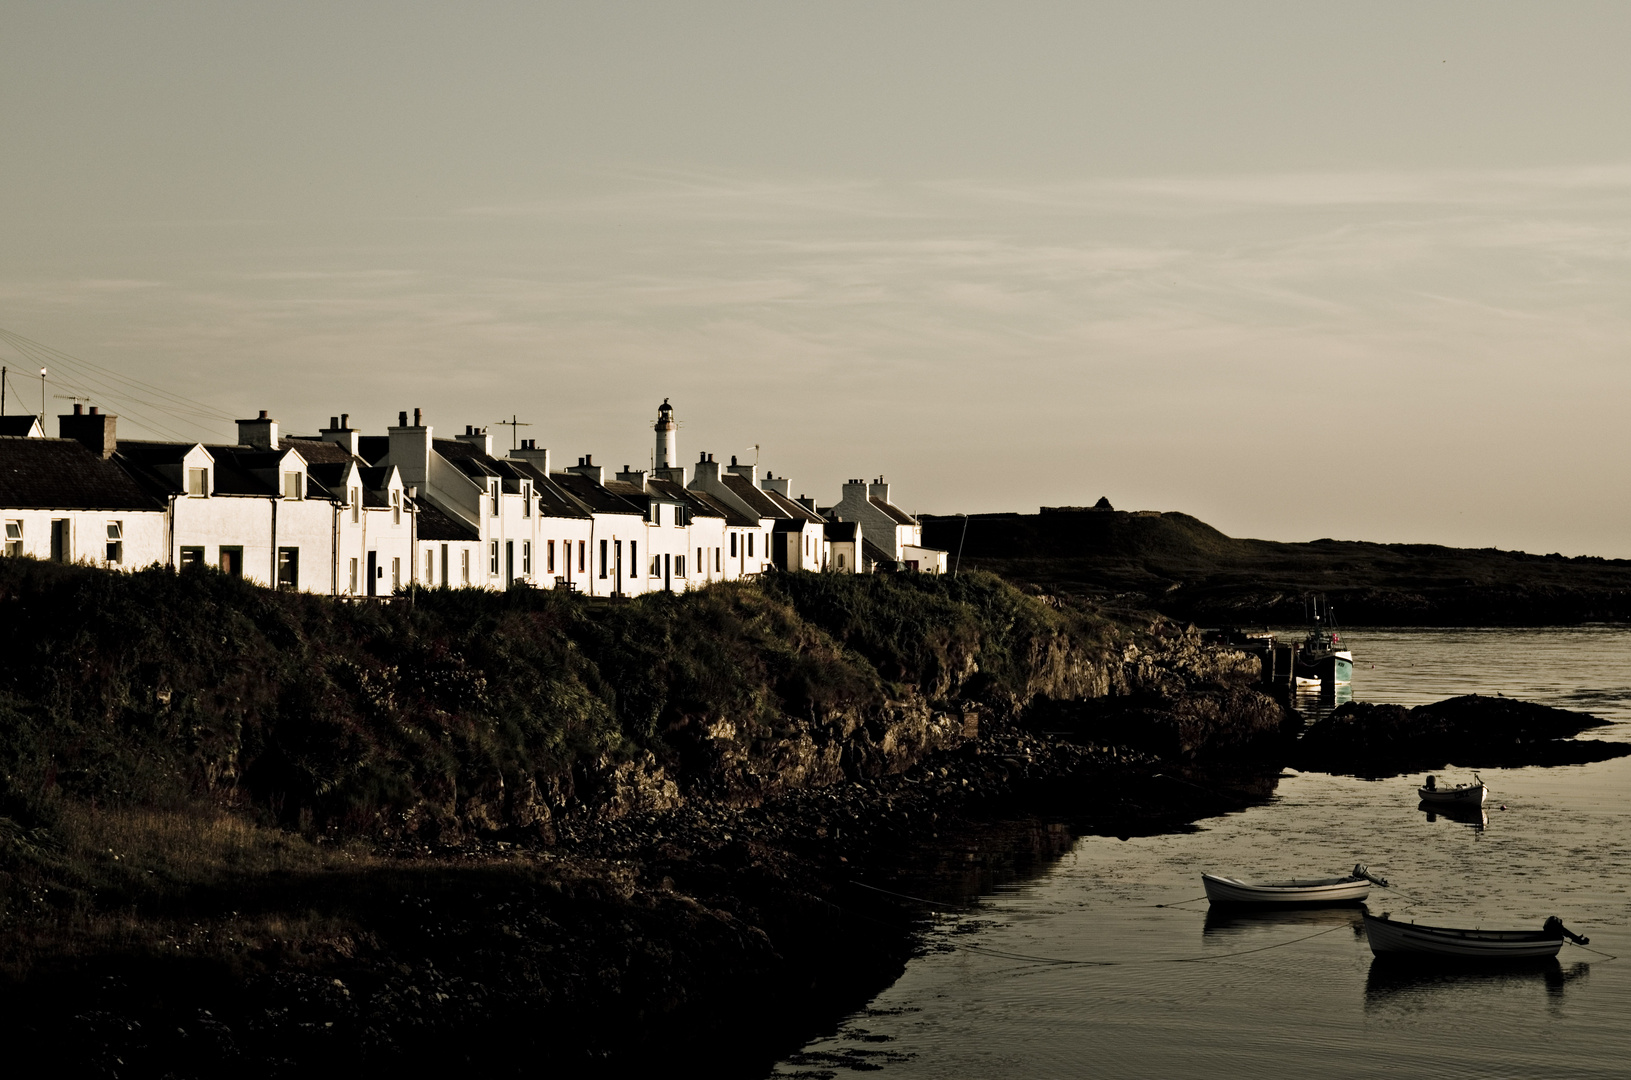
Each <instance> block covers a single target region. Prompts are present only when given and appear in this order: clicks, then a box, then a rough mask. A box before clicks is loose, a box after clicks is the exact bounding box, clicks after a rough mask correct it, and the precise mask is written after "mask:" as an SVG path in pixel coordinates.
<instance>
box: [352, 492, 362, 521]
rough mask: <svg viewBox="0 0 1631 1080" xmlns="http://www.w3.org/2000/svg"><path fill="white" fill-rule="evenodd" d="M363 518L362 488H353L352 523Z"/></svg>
mask: <svg viewBox="0 0 1631 1080" xmlns="http://www.w3.org/2000/svg"><path fill="white" fill-rule="evenodd" d="M361 520H362V488H352V489H351V524H353V525H355V524H356V523H357V522H359V521H361Z"/></svg>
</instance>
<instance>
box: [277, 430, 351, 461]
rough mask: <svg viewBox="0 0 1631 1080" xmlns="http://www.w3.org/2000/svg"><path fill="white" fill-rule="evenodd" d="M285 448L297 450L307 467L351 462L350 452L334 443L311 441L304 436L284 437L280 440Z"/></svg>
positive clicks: (322, 440) (323, 440)
mask: <svg viewBox="0 0 1631 1080" xmlns="http://www.w3.org/2000/svg"><path fill="white" fill-rule="evenodd" d="M281 442H282V443H284V444H285V445H286V446H288V447H290V448H292V449H295V450H299V451H300V456H301V457H303V458H305V459H306V464H307V465H343V464H344V463H346V462H348V461H351V460H353V458H352V454H351V451H349V450H347V449H346V448H345V447H343V446H341V445H340V444H339V443H336V442H329V441H328V440H327V439H312V438H308V437H307V436H304V435H285V436H284V437H283V438H282V440H281Z"/></svg>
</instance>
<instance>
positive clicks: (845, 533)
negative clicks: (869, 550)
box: [822, 521, 855, 544]
mask: <svg viewBox="0 0 1631 1080" xmlns="http://www.w3.org/2000/svg"><path fill="white" fill-rule="evenodd" d="M822 527H823V528H824V529H825V530H826V534H827V539H828V540H831V541H833V542H834V543H836V544H853V543H854V542H855V522H853V521H829V522H826V523H825V524H824V525H823V526H822Z"/></svg>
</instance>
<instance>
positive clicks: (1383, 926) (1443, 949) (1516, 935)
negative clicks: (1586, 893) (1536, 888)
mask: <svg viewBox="0 0 1631 1080" xmlns="http://www.w3.org/2000/svg"><path fill="white" fill-rule="evenodd" d="M1365 936H1366V937H1367V938H1369V939H1370V950H1371V952H1373V953H1375V954H1376V955H1377V956H1386V957H1389V958H1408V957H1412V956H1414V957H1428V956H1435V957H1439V958H1441V959H1455V960H1478V961H1484V960H1544V959H1547V958H1548V957H1553V956H1556V955H1557V951H1558V950H1559V949H1561V948H1562V947H1563V939H1564V938H1568V939H1569V940H1570V941H1572V942H1574V943H1575V944H1577V945H1587V944H1590V942H1591V939H1590V938H1585V937H1581V936H1580V935H1579V934H1576V933H1573V932H1572V931H1570V930H1569V929H1568V928H1567V927H1565V926H1564V925H1563V920H1562V919H1559V918H1558V917H1557V916H1556V915H1554V916H1552V917H1551V918H1549V919H1547V920H1546V923H1545V925H1543V926H1542V927H1541V928H1540V929H1539V930H1457V929H1454V928H1451V927H1448V926H1418V925H1416V924H1415V923H1403V922H1397V921H1395V920H1393V919H1391V918H1389V917H1388V914H1387V913H1386V912H1383V913H1382V914H1380V915H1372V914H1371V913H1370V912H1368V911H1367V912H1365Z"/></svg>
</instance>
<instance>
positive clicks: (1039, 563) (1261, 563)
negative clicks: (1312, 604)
mask: <svg viewBox="0 0 1631 1080" xmlns="http://www.w3.org/2000/svg"><path fill="white" fill-rule="evenodd" d="M923 539H924V543H925V544H926V545H928V546H930V547H937V548H941V549H944V550H946V551H948V552H951V553H952V556H953V558H955V557H956V555H957V552H958V551H959V549H960V550H961V553H962V566H963V567H964V568H965V569H968V568H977V569H984V570H990V571H992V572H993V573H996V574H1000V575H1002V576H1003V577H1004V578H1006V579H1008V580H1010V581H1013V582H1016V583H1022V584H1028V585H1034V586H1036V587H1038V588H1040V589H1042V590H1044V591H1046V592H1048V593H1051V594H1056V595H1068V596H1078V597H1087V598H1094V599H1096V600H1098V601H1099V602H1101V603H1108V604H1111V605H1114V606H1117V607H1126V608H1132V609H1149V610H1154V611H1159V612H1162V613H1163V614H1165V615H1168V616H1170V617H1172V618H1175V619H1183V620H1192V621H1194V622H1197V623H1199V624H1200V625H1203V626H1205V625H1211V626H1219V625H1230V624H1247V623H1270V624H1277V625H1299V624H1301V623H1302V622H1303V621H1304V619H1305V610H1306V605H1307V601H1308V598H1309V597H1310V596H1313V595H1320V596H1323V597H1325V598H1326V600H1327V601H1328V602H1329V603H1330V604H1331V606H1332V607H1333V608H1334V609H1335V610H1336V613H1337V617H1338V619H1339V620H1340V621H1341V622H1342V623H1343V624H1344V625H1347V626H1556V625H1567V624H1574V623H1582V622H1624V621H1627V620H1631V560H1626V559H1603V558H1598V557H1595V556H1577V557H1574V558H1565V557H1564V556H1562V555H1559V554H1550V555H1531V554H1528V553H1526V552H1522V551H1502V550H1498V549H1495V548H1480V549H1468V548H1450V547H1441V546H1438V545H1434V544H1373V543H1364V542H1359V541H1350V540H1329V539H1326V540H1314V541H1310V542H1308V543H1281V542H1277V541H1272V540H1242V539H1236V538H1234V537H1231V536H1225V535H1224V534H1223V533H1221V532H1219V531H1218V530H1217V529H1214V528H1213V527H1212V526H1210V525H1208V524H1206V523H1205V522H1203V521H1200V520H1198V519H1196V518H1193V517H1190V516H1189V515H1188V514H1182V513H1177V512H1166V513H1157V512H1154V511H1133V512H1126V511H1120V510H1112V509H1108V508H1102V509H1093V508H1085V507H1061V508H1054V509H1044V510H1043V511H1042V512H1041V513H1038V514H970V515H969V516H968V518H967V520H966V525H965V519H964V518H963V517H961V516H953V517H935V516H926V517H924V519H923Z"/></svg>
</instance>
